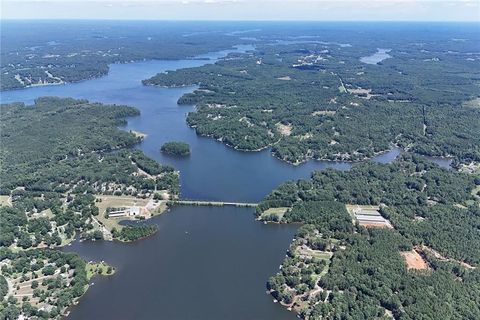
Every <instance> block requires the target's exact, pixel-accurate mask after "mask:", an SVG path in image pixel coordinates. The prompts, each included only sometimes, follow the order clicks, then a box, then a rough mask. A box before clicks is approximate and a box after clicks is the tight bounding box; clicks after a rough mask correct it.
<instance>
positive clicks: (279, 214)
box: [258, 207, 290, 221]
mask: <svg viewBox="0 0 480 320" xmlns="http://www.w3.org/2000/svg"><path fill="white" fill-rule="evenodd" d="M289 209H290V208H289V207H279V208H270V209H267V210H265V211H264V212H262V214H261V215H260V217H258V220H263V219H264V218H266V217H269V216H271V215H272V214H274V215H276V216H277V217H278V221H280V220H281V219H282V218H283V216H284V214H285V213H286V212H287V211H288V210H289Z"/></svg>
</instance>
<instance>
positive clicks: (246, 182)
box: [1, 45, 400, 202]
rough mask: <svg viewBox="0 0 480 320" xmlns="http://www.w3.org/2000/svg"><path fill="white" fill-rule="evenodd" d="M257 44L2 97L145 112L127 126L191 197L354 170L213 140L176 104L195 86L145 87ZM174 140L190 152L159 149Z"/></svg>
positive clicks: (249, 197) (238, 195)
mask: <svg viewBox="0 0 480 320" xmlns="http://www.w3.org/2000/svg"><path fill="white" fill-rule="evenodd" d="M252 49H254V47H253V46H249V45H243V46H238V47H237V48H236V49H235V50H225V51H221V52H215V53H210V54H205V55H201V56H198V57H197V58H198V59H197V60H193V59H192V60H152V61H143V62H136V63H128V64H113V65H110V72H109V74H108V75H107V76H105V77H102V78H98V79H92V80H87V81H83V82H79V83H70V84H66V85H56V86H40V87H32V88H28V89H24V90H14V91H6V92H2V95H1V96H2V102H4V103H5V102H14V101H22V102H25V103H28V104H32V103H33V101H34V100H35V98H37V97H41V96H61V97H74V98H81V99H88V100H90V101H95V102H102V103H116V104H126V105H131V106H134V107H136V108H138V109H139V110H140V112H141V115H140V116H139V117H133V118H130V119H128V125H127V126H126V127H125V128H123V129H125V130H137V131H140V132H143V133H145V134H147V137H146V138H145V139H144V141H143V142H142V143H141V144H139V145H138V148H139V149H141V150H142V151H143V152H145V154H147V155H148V156H150V157H151V158H153V159H155V160H157V161H159V162H160V163H165V164H170V165H172V166H174V167H175V168H176V169H178V170H180V172H181V196H182V197H183V198H187V199H202V200H213V201H220V200H225V201H243V202H257V201H260V200H261V199H262V198H263V197H264V196H265V195H267V194H268V193H269V192H270V191H271V190H272V189H273V188H275V187H277V186H278V185H279V184H281V183H282V182H285V181H287V180H292V179H294V180H296V179H300V178H308V177H310V175H311V173H312V171H314V170H323V169H325V168H335V169H338V170H347V169H349V168H350V167H351V164H350V163H347V162H335V161H309V162H307V163H304V164H302V165H299V166H292V165H290V164H288V163H286V162H283V161H280V160H278V159H276V158H274V157H272V156H271V154H270V150H268V149H267V150H263V151H261V152H241V151H237V150H235V149H233V148H229V147H227V146H225V145H224V144H222V143H220V142H218V141H216V140H214V139H211V138H206V137H200V136H197V134H196V133H195V131H194V130H193V129H192V128H190V127H188V126H187V124H186V119H185V118H186V113H188V112H190V111H193V110H194V106H178V105H177V100H178V98H180V97H181V96H182V95H183V94H184V93H187V92H191V91H192V90H194V89H195V87H182V88H160V87H152V86H143V85H142V83H141V81H142V80H143V79H147V78H149V77H151V76H153V75H155V74H156V73H158V72H163V71H167V70H176V69H179V68H189V67H196V66H201V65H204V64H206V63H214V62H215V61H216V60H217V59H218V58H220V57H223V56H225V55H226V54H228V53H229V52H232V51H236V52H245V51H247V50H252ZM205 59H208V60H205ZM171 140H181V141H185V142H188V143H189V144H190V148H191V155H190V156H189V157H186V158H178V157H171V156H168V155H164V154H162V153H160V147H161V145H162V144H163V143H164V142H167V141H171ZM399 153H400V150H398V149H393V150H392V151H390V152H387V153H386V154H383V155H381V156H379V157H376V158H374V161H379V162H383V163H386V162H390V161H392V160H393V159H395V157H396V156H398V154H399Z"/></svg>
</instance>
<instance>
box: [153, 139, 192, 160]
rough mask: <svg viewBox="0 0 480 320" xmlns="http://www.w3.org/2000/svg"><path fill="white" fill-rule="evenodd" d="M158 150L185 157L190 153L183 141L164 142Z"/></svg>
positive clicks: (188, 147)
mask: <svg viewBox="0 0 480 320" xmlns="http://www.w3.org/2000/svg"><path fill="white" fill-rule="evenodd" d="M160 151H161V152H163V153H166V154H169V155H173V156H179V157H185V156H188V155H190V146H189V145H188V143H185V142H181V141H171V142H166V143H164V144H163V145H162V147H161V148H160Z"/></svg>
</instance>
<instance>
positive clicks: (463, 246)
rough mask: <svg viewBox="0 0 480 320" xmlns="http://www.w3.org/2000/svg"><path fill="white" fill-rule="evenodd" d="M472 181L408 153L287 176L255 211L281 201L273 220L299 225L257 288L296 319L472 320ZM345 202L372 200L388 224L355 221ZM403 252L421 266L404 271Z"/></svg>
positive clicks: (476, 246)
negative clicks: (276, 266)
mask: <svg viewBox="0 0 480 320" xmlns="http://www.w3.org/2000/svg"><path fill="white" fill-rule="evenodd" d="M478 185H480V178H478V176H475V175H471V174H463V173H459V172H456V171H454V170H447V169H443V168H440V167H438V166H437V165H436V164H433V163H431V162H428V161H427V160H425V159H423V158H421V157H419V156H415V155H410V154H405V155H402V156H401V157H400V158H399V159H397V160H395V161H394V162H393V163H391V164H376V163H363V164H357V165H355V166H354V167H353V168H352V169H351V170H350V171H335V170H331V169H327V170H325V171H317V172H314V173H313V174H312V178H311V179H310V180H299V181H296V182H287V183H285V184H283V185H281V186H280V187H278V188H277V189H275V190H274V191H272V193H271V194H270V195H268V196H267V197H266V198H265V199H264V200H263V201H262V203H260V205H259V207H258V210H257V211H258V212H257V213H258V215H259V216H260V215H261V213H262V212H264V211H266V210H268V209H269V208H278V207H287V208H289V209H288V210H287V212H286V213H285V214H284V215H283V217H282V218H281V220H280V221H279V222H285V223H288V222H301V223H303V224H304V225H303V226H302V227H301V228H300V230H299V231H298V234H297V237H296V239H295V240H294V242H293V243H292V246H291V247H290V249H289V251H288V256H287V258H286V259H285V261H284V264H283V265H282V268H281V271H280V272H279V273H278V274H277V275H275V276H273V277H272V278H271V279H270V280H269V281H268V284H267V287H268V289H269V290H270V292H271V294H272V295H273V296H274V297H275V298H276V299H278V300H279V301H280V302H281V303H282V304H284V305H286V306H289V305H292V304H293V306H294V309H295V310H296V311H297V312H298V313H299V315H300V316H301V317H302V318H306V319H321V318H326V319H337V318H351V319H373V318H385V319H386V318H390V317H391V316H393V317H394V318H395V319H419V318H422V319H438V315H439V314H442V316H444V319H475V318H478V317H479V316H480V308H479V306H478V304H477V303H476V302H475V301H478V299H479V298H480V296H479V292H480V291H479V290H478V289H479V288H480V287H479V286H480V273H479V271H478V268H477V267H478V266H479V264H480V237H478V227H479V226H480V207H479V203H480V202H479V198H478V195H476V194H475V193H474V192H472V191H473V190H475V188H478ZM346 205H360V206H362V205H377V206H380V213H381V215H382V216H383V217H384V218H386V219H388V220H389V221H390V222H391V223H392V225H393V228H392V229H389V228H375V227H368V228H365V227H363V226H360V225H359V224H358V223H356V222H355V219H354V218H353V217H352V216H351V215H350V214H349V213H348V212H347V210H346V209H345V207H346ZM262 217H263V219H269V220H272V221H276V222H278V218H277V219H274V217H273V216H268V215H267V216H262ZM412 249H415V252H419V253H420V254H421V256H422V258H423V259H425V261H426V263H427V266H428V267H427V268H426V269H425V270H416V269H408V268H407V265H406V262H405V260H404V259H403V258H402V254H404V253H405V252H412ZM315 250H320V251H315ZM312 252H313V253H312ZM309 254H310V255H311V256H309ZM312 256H313V258H312ZM316 256H319V257H321V259H319V258H316ZM322 271H323V273H322ZM306 275H308V276H306ZM312 279H313V280H312ZM315 290H317V291H315ZM309 292H310V293H309ZM312 292H313V293H312ZM294 300H295V303H294ZM389 315H390V316H389Z"/></svg>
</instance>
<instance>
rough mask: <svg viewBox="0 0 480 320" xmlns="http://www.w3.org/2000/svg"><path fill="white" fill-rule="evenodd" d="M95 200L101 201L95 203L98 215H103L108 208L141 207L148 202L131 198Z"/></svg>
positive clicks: (119, 197) (99, 197)
mask: <svg viewBox="0 0 480 320" xmlns="http://www.w3.org/2000/svg"><path fill="white" fill-rule="evenodd" d="M97 199H100V200H101V201H100V202H96V203H95V205H96V206H97V207H98V210H99V212H100V215H103V214H104V213H105V210H106V209H107V208H108V207H112V208H118V207H132V206H138V207H143V206H145V205H146V204H147V203H148V200H149V199H139V198H136V197H131V196H97Z"/></svg>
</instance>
